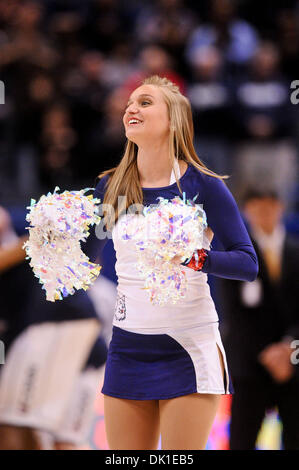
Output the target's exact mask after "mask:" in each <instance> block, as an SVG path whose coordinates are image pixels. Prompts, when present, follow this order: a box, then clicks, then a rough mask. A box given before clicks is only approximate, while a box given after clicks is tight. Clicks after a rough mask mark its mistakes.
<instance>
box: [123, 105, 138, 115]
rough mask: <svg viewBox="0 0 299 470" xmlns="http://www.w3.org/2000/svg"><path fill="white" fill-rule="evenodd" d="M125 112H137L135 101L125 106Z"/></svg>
mask: <svg viewBox="0 0 299 470" xmlns="http://www.w3.org/2000/svg"><path fill="white" fill-rule="evenodd" d="M126 112H127V113H128V114H135V113H137V112H138V107H137V106H136V104H135V103H131V104H129V106H128V107H127V109H126Z"/></svg>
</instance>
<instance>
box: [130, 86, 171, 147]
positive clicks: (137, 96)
mask: <svg viewBox="0 0 299 470" xmlns="http://www.w3.org/2000/svg"><path fill="white" fill-rule="evenodd" d="M123 123H124V126H125V131H126V137H127V138H128V139H129V140H131V141H132V142H134V143H135V144H137V145H146V144H148V143H153V142H159V141H160V142H163V141H164V140H165V139H167V138H168V136H169V117H168V109H167V104H166V102H165V100H164V96H163V94H162V92H161V90H159V87H156V86H154V85H142V86H140V87H139V88H137V89H136V90H135V91H134V92H133V93H132V94H131V96H130V98H129V101H128V106H127V108H126V111H125V114H124V117H123Z"/></svg>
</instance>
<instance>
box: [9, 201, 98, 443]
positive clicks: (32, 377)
mask: <svg viewBox="0 0 299 470" xmlns="http://www.w3.org/2000/svg"><path fill="white" fill-rule="evenodd" d="M26 239H27V237H23V236H22V237H20V238H18V236H17V235H16V232H15V230H14V228H13V226H12V222H11V219H10V216H9V214H8V212H7V211H5V210H4V209H3V208H2V207H0V289H1V294H2V295H1V302H2V304H1V311H0V338H1V340H2V341H3V342H4V345H5V363H4V365H0V449H3V450H4V449H6V450H29V449H31V450H38V449H42V448H43V442H42V439H41V437H40V435H39V430H44V431H46V432H48V433H49V435H50V437H51V448H54V449H65V448H67V449H69V448H74V447H75V446H77V445H82V444H84V443H86V441H87V439H88V433H89V430H90V427H91V423H92V419H93V416H94V408H93V407H94V401H95V398H96V394H97V392H98V388H97V387H98V386H99V385H100V380H101V374H102V372H103V366H104V364H105V362H106V354H107V346H106V343H105V339H104V338H103V337H102V335H101V336H99V331H100V328H101V324H100V321H99V318H98V316H97V314H96V311H95V309H94V307H93V304H92V302H91V300H90V299H89V297H88V296H87V293H86V292H84V291H82V290H80V291H78V292H76V293H75V294H74V295H73V296H69V297H67V298H65V299H63V301H61V302H54V303H52V302H47V301H46V300H45V294H44V291H42V289H41V285H40V284H39V283H38V281H37V279H36V278H34V275H33V273H32V270H31V268H30V266H29V264H28V263H27V262H26V263H24V259H25V251H24V250H23V249H22V245H23V244H24V241H25V240H26Z"/></svg>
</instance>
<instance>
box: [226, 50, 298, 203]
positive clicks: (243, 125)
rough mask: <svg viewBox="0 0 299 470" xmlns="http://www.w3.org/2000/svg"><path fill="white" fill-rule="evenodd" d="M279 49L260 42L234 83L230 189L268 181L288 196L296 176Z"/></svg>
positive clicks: (287, 91)
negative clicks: (233, 163)
mask: <svg viewBox="0 0 299 470" xmlns="http://www.w3.org/2000/svg"><path fill="white" fill-rule="evenodd" d="M279 59H280V58H279V50H278V48H277V46H276V45H275V44H273V43H271V42H268V41H267V42H263V43H262V44H261V45H260V46H259V48H258V49H257V51H256V53H255V54H254V56H253V58H252V60H251V62H250V66H249V71H248V76H245V77H244V78H243V79H242V80H241V81H240V82H239V84H238V85H237V86H236V106H235V122H234V124H235V129H236V131H237V133H238V135H239V138H241V139H242V140H241V141H240V142H239V144H238V146H237V149H236V154H235V161H236V167H235V170H236V171H235V179H236V192H237V193H240V191H241V190H242V188H244V187H246V186H247V185H250V186H253V185H255V184H258V185H259V184H261V185H265V184H266V185H271V184H272V185H274V187H275V189H276V190H277V191H278V192H279V194H280V196H281V197H283V198H284V199H285V200H287V199H288V198H289V190H290V189H291V187H292V185H293V184H294V183H295V180H296V172H297V161H296V159H297V151H296V147H295V145H294V143H293V142H292V140H291V137H292V136H293V135H294V121H295V119H294V117H295V115H294V111H295V110H294V106H292V104H291V102H290V85H289V83H288V82H287V81H286V80H285V78H284V77H283V76H282V75H281V73H280V68H279Z"/></svg>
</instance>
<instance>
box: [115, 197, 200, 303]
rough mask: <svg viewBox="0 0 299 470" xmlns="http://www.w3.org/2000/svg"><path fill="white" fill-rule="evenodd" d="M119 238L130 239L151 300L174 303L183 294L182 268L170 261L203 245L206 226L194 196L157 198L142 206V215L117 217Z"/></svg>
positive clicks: (184, 284) (184, 289)
mask: <svg viewBox="0 0 299 470" xmlns="http://www.w3.org/2000/svg"><path fill="white" fill-rule="evenodd" d="M120 224H121V227H120V229H121V238H122V240H123V241H129V240H133V241H134V242H135V249H136V253H137V263H136V267H137V270H138V272H139V274H140V276H141V278H142V279H143V280H144V289H146V290H147V291H148V293H149V298H150V301H151V302H152V303H153V304H157V305H161V306H162V305H165V304H166V303H169V302H171V303H173V304H175V303H176V302H177V301H178V300H180V299H181V298H182V297H184V296H185V294H186V289H187V278H186V272H185V271H186V268H185V267H184V266H182V265H180V264H175V263H173V262H172V258H174V257H175V256H180V257H181V261H184V260H185V259H186V258H192V255H193V254H194V252H195V250H197V249H201V248H202V245H203V232H204V230H205V228H206V227H207V221H206V214H205V212H204V210H203V209H202V207H201V206H200V205H199V204H195V202H194V200H193V201H190V200H186V198H185V195H183V199H181V198H180V197H178V196H177V197H175V198H173V199H172V200H168V199H164V198H162V197H161V198H159V203H158V204H156V205H150V206H147V207H145V208H144V210H143V216H135V215H132V214H131V215H130V214H129V215H127V216H125V217H123V218H121V219H120Z"/></svg>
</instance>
